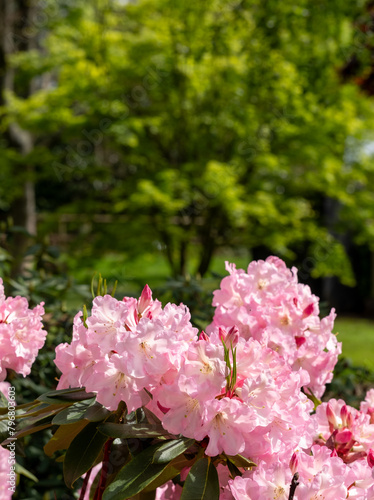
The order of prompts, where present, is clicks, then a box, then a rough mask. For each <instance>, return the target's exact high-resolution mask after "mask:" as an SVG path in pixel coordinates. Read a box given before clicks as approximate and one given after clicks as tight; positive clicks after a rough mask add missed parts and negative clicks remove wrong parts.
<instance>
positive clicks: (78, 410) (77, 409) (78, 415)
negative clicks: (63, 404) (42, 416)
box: [52, 399, 94, 425]
mask: <svg viewBox="0 0 374 500" xmlns="http://www.w3.org/2000/svg"><path fill="white" fill-rule="evenodd" d="M93 403H94V400H93V399H89V400H88V401H78V402H77V403H74V404H73V405H71V406H69V407H68V408H65V409H64V410H62V411H60V412H59V413H58V414H57V415H56V416H55V417H54V419H53V420H52V423H53V424H54V425H66V424H72V423H74V422H78V421H79V420H81V419H83V418H85V417H84V415H85V413H86V411H87V409H88V408H89V407H90V406H91V405H92V404H93Z"/></svg>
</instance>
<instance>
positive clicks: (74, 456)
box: [64, 422, 108, 488]
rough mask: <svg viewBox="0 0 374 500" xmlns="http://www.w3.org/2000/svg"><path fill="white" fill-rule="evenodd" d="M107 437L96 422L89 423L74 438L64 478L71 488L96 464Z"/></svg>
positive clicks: (65, 466) (69, 449)
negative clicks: (99, 429)
mask: <svg viewBox="0 0 374 500" xmlns="http://www.w3.org/2000/svg"><path fill="white" fill-rule="evenodd" d="M107 439H108V438H107V436H104V435H103V434H102V433H101V432H99V431H98V429H97V427H96V424H95V423H94V422H92V423H89V424H87V425H86V427H85V428H84V429H83V430H82V431H81V432H80V433H79V434H78V435H77V436H76V437H75V438H74V439H73V441H72V443H71V445H70V446H69V448H68V450H67V452H66V455H65V460H64V479H65V483H66V484H67V486H68V487H69V488H71V487H72V486H73V484H74V482H75V481H76V480H77V479H78V478H79V477H81V476H82V475H83V474H84V473H85V472H87V471H88V470H89V469H90V468H91V467H92V466H93V465H94V463H95V460H96V458H97V457H98V455H99V454H100V453H101V451H102V450H103V447H104V444H105V442H106V441H107Z"/></svg>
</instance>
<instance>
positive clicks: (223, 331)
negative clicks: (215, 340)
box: [218, 327, 227, 342]
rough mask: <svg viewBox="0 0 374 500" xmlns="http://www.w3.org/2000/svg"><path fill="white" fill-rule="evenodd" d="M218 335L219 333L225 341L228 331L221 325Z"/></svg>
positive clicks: (220, 337) (222, 340)
mask: <svg viewBox="0 0 374 500" xmlns="http://www.w3.org/2000/svg"><path fill="white" fill-rule="evenodd" d="M218 335H219V339H220V341H221V342H225V338H226V335H227V333H226V331H225V330H224V329H223V328H221V327H219V328H218Z"/></svg>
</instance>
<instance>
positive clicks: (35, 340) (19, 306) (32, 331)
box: [0, 278, 47, 381]
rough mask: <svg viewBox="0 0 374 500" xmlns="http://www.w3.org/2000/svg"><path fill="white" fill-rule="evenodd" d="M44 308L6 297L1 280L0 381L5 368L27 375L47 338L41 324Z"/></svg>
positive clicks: (3, 375) (41, 305)
mask: <svg viewBox="0 0 374 500" xmlns="http://www.w3.org/2000/svg"><path fill="white" fill-rule="evenodd" d="M43 305H44V304H43V303H41V304H40V305H38V306H36V307H34V309H29V304H28V302H27V300H26V299H25V298H23V297H8V298H6V297H5V295H4V287H3V281H2V279H1V278H0V381H2V380H4V379H5V378H6V375H7V371H6V370H7V368H10V369H12V370H14V371H15V372H17V373H20V374H22V375H23V376H24V377H25V376H26V375H28V374H29V373H30V371H31V365H32V364H33V362H34V361H35V359H36V356H37V354H38V351H39V349H41V348H42V347H43V345H44V342H45V338H46V335H47V332H46V331H45V330H43V324H42V321H41V317H42V315H43V314H44V309H43Z"/></svg>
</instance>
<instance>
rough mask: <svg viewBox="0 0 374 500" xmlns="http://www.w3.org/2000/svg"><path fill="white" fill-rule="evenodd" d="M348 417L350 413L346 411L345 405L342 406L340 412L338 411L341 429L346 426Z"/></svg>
mask: <svg viewBox="0 0 374 500" xmlns="http://www.w3.org/2000/svg"><path fill="white" fill-rule="evenodd" d="M349 415H350V412H349V411H348V408H347V405H343V406H342V408H341V410H340V418H341V419H342V424H343V427H347V426H348V416H349Z"/></svg>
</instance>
